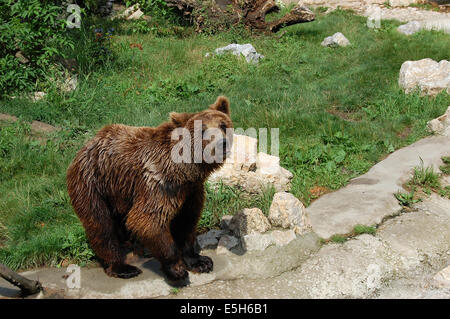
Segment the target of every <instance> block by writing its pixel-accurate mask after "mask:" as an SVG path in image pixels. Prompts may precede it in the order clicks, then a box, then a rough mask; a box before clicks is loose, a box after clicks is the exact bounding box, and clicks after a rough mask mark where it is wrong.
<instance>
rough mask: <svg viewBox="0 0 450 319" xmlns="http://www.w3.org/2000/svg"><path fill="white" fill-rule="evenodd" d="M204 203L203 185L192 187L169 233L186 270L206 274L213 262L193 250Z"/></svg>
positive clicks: (211, 268) (210, 269)
mask: <svg viewBox="0 0 450 319" xmlns="http://www.w3.org/2000/svg"><path fill="white" fill-rule="evenodd" d="M203 203H204V189H203V185H197V186H196V187H193V191H192V193H191V195H190V196H189V197H188V198H187V199H186V201H185V202H184V204H183V206H182V208H181V210H180V211H179V212H178V214H177V215H176V216H175V218H174V219H173V221H172V223H171V232H172V235H173V237H174V239H175V242H176V243H177V245H178V248H179V249H180V250H181V252H182V256H183V260H184V262H185V263H186V267H187V269H188V270H190V271H192V272H196V273H205V272H206V273H207V272H210V271H212V270H213V261H212V259H211V258H209V257H208V256H201V255H200V254H198V253H197V252H196V251H195V249H194V243H195V239H196V228H197V223H198V220H199V218H200V215H201V212H202V209H203Z"/></svg>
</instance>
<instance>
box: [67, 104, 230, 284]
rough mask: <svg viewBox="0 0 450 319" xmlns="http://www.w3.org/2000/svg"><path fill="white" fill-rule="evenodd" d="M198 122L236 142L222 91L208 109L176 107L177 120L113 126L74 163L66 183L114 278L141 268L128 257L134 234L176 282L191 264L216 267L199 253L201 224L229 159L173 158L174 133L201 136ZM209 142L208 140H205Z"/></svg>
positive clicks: (194, 268) (91, 240)
mask: <svg viewBox="0 0 450 319" xmlns="http://www.w3.org/2000/svg"><path fill="white" fill-rule="evenodd" d="M195 120H201V121H202V123H203V128H219V129H220V130H221V131H223V139H221V140H220V141H219V142H221V143H223V144H224V141H226V143H227V149H228V148H229V146H230V145H231V142H232V138H231V139H230V138H229V136H228V139H227V135H226V134H225V128H231V127H232V122H231V119H230V109H229V101H228V99H227V98H225V97H222V96H221V97H218V98H217V100H216V102H215V103H214V104H213V105H211V106H210V107H209V108H208V109H207V110H205V111H202V112H198V113H171V114H170V121H169V122H166V123H163V124H161V125H159V126H158V127H154V128H153V127H131V126H125V125H120V124H115V125H108V126H106V127H104V128H103V129H101V130H100V131H99V132H98V133H97V135H96V136H95V137H94V138H93V139H91V140H90V141H88V142H87V143H86V145H85V146H84V147H83V148H82V149H81V150H80V151H79V152H78V153H77V155H76V157H75V159H74V160H73V162H72V164H71V165H70V167H69V169H68V172H67V187H68V192H69V195H70V198H71V203H72V206H73V207H74V209H75V212H76V213H77V215H78V217H79V218H80V220H81V222H82V223H83V226H84V228H85V230H86V234H87V237H88V240H89V243H90V245H91V247H92V249H93V250H94V251H95V253H96V254H97V257H99V258H100V260H101V261H102V264H103V266H104V268H105V272H106V273H107V274H108V275H109V276H112V277H120V278H131V277H134V276H137V275H138V274H140V273H141V271H140V269H139V268H137V267H134V266H131V265H128V264H126V263H125V261H124V258H125V256H124V251H123V246H124V245H125V242H126V241H127V240H128V239H129V236H130V235H132V237H134V238H137V239H138V240H139V242H141V243H142V244H144V246H145V247H147V248H148V249H149V250H150V251H151V252H152V255H153V256H155V257H156V258H157V259H158V260H159V261H160V263H161V265H162V270H163V272H164V273H165V274H166V276H167V277H168V278H169V279H170V280H174V281H178V280H183V279H187V277H188V273H187V270H191V271H194V272H209V271H211V270H212V268H213V263H212V260H211V259H210V258H209V257H206V256H200V255H199V254H197V253H196V252H195V251H194V241H195V230H196V226H197V223H198V220H199V218H200V214H201V211H202V209H203V203H204V200H205V196H204V182H205V180H206V178H207V177H208V176H209V174H210V173H212V172H213V171H214V170H215V169H217V168H219V167H220V166H221V165H222V164H221V163H211V164H207V163H205V162H202V163H197V164H196V163H179V164H177V163H175V162H173V161H172V160H171V149H172V147H173V146H174V145H175V144H176V143H177V141H173V140H172V139H171V133H172V131H173V130H174V129H175V128H177V127H184V128H187V129H189V131H190V132H191V136H194V121H195ZM214 141H215V140H214ZM219 142H217V143H219ZM208 143H209V141H206V142H205V141H203V140H202V141H201V142H200V145H202V147H203V148H204V147H205V145H206V144H208ZM224 148H225V146H224ZM192 150H193V146H192ZM193 154H194V152H192V156H193Z"/></svg>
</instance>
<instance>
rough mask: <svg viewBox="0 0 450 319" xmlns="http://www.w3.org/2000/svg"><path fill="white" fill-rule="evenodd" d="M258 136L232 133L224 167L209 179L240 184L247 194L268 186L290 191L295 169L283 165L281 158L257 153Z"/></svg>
mask: <svg viewBox="0 0 450 319" xmlns="http://www.w3.org/2000/svg"><path fill="white" fill-rule="evenodd" d="M257 148H258V140H257V139H256V138H253V137H249V136H245V135H237V134H235V135H234V136H233V147H232V149H231V152H230V155H229V157H228V158H227V159H226V160H225V163H224V165H223V166H222V168H221V169H219V170H218V171H216V172H214V173H213V174H211V176H210V177H209V179H208V182H209V184H211V185H212V186H213V187H214V186H216V185H218V184H220V183H223V184H224V185H227V186H231V187H237V188H239V189H241V190H243V191H244V192H246V193H248V194H260V193H262V192H263V191H264V190H265V189H267V188H268V187H272V186H273V187H274V188H275V190H276V191H278V192H281V191H289V190H290V188H291V179H292V177H293V175H292V173H291V172H289V171H288V170H287V169H285V168H283V167H281V166H280V158H279V157H277V156H273V155H269V154H266V153H263V152H259V153H258V150H257Z"/></svg>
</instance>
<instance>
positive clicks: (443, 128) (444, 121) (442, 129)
mask: <svg viewBox="0 0 450 319" xmlns="http://www.w3.org/2000/svg"><path fill="white" fill-rule="evenodd" d="M427 127H428V131H430V132H432V133H434V134H439V135H444V136H450V106H449V107H448V108H447V111H446V112H445V113H444V114H443V115H441V116H439V117H438V118H435V119H434V120H431V121H429V122H428V123H427Z"/></svg>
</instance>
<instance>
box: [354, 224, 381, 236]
mask: <svg viewBox="0 0 450 319" xmlns="http://www.w3.org/2000/svg"><path fill="white" fill-rule="evenodd" d="M376 231H377V228H376V227H373V226H365V225H356V226H355V227H354V228H353V233H354V234H355V235H361V234H370V235H374V234H375V233H376Z"/></svg>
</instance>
